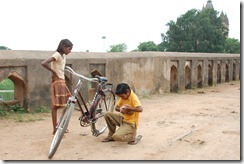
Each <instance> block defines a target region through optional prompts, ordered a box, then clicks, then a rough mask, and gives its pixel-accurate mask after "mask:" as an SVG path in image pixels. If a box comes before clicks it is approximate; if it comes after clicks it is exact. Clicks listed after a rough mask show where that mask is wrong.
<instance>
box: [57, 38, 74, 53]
mask: <svg viewBox="0 0 244 164" xmlns="http://www.w3.org/2000/svg"><path fill="white" fill-rule="evenodd" d="M72 46H73V43H72V42H71V41H70V40H69V39H62V40H61V41H60V42H59V45H58V48H57V50H56V51H58V52H59V53H61V54H63V53H64V51H63V48H64V47H72Z"/></svg>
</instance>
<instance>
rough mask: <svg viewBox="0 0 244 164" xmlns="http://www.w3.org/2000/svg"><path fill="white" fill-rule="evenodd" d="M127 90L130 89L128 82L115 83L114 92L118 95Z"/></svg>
mask: <svg viewBox="0 0 244 164" xmlns="http://www.w3.org/2000/svg"><path fill="white" fill-rule="evenodd" d="M127 90H129V91H130V87H129V85H128V84H126V83H120V84H118V85H117V87H116V90H115V94H116V95H119V94H126V91H127Z"/></svg>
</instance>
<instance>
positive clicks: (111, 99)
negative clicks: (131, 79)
mask: <svg viewBox="0 0 244 164" xmlns="http://www.w3.org/2000/svg"><path fill="white" fill-rule="evenodd" d="M104 94H105V96H102V97H101V98H100V99H99V102H98V104H97V106H96V109H95V111H94V112H95V113H94V115H95V120H94V122H93V123H92V124H91V127H92V134H93V135H94V136H96V137H97V136H98V135H100V134H102V133H103V132H104V131H105V130H106V129H107V123H106V121H105V119H104V118H101V117H103V116H104V114H105V112H107V111H110V112H113V110H114V106H115V94H114V93H113V91H111V90H107V91H104Z"/></svg>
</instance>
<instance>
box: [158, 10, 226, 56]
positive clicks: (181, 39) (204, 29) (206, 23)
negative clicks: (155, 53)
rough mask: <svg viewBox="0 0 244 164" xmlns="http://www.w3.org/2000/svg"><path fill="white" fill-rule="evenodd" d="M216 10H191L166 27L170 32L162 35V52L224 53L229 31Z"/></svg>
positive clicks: (160, 46) (160, 47) (160, 48)
mask: <svg viewBox="0 0 244 164" xmlns="http://www.w3.org/2000/svg"><path fill="white" fill-rule="evenodd" d="M217 15H218V12H217V11H215V10H214V9H205V10H203V11H198V10H196V9H191V10H189V11H187V12H186V13H185V14H184V15H181V16H180V17H179V18H177V21H176V23H175V22H174V21H170V22H169V23H167V24H166V25H167V26H169V30H168V31H167V32H166V34H161V36H162V43H160V44H159V45H158V46H159V50H160V51H177V52H223V51H224V41H225V39H226V38H227V36H228V29H226V28H225V27H224V25H223V24H222V19H221V17H218V16H217Z"/></svg>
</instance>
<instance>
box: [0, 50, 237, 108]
mask: <svg viewBox="0 0 244 164" xmlns="http://www.w3.org/2000/svg"><path fill="white" fill-rule="evenodd" d="M53 53H54V51H15V50H0V81H2V80H3V79H5V78H9V79H11V80H12V81H13V83H14V85H15V91H14V92H15V99H16V100H19V101H20V104H21V105H22V106H24V107H25V108H26V109H30V110H34V109H35V108H37V107H39V106H46V107H49V108H50V106H51V100H50V92H49V88H50V82H51V73H50V72H49V71H48V70H46V69H45V68H44V67H42V66H41V62H42V61H43V60H44V59H46V58H48V57H49V56H50V55H52V54H53ZM67 65H69V66H70V67H72V69H73V70H74V71H76V72H78V73H81V74H83V75H85V76H91V74H90V73H91V72H92V71H93V70H94V69H97V70H98V71H99V72H100V73H102V74H103V75H104V76H106V77H107V78H108V79H109V82H110V83H113V84H114V85H115V86H116V85H117V84H118V83H120V82H127V83H129V84H130V86H131V87H132V88H133V89H134V90H135V91H136V93H137V94H138V95H139V96H142V95H146V94H155V93H162V92H177V91H179V90H185V89H192V88H198V87H206V86H209V85H210V86H214V85H217V84H218V83H223V82H229V81H232V80H239V79H240V54H220V53H181V52H128V53H93V52H72V53H71V54H69V55H68V56H67ZM66 82H67V84H68V87H69V88H70V89H73V88H74V86H75V84H76V82H77V78H76V77H74V76H71V75H70V74H69V73H67V74H66ZM83 84H84V85H83V87H82V93H84V95H85V99H86V100H88V97H89V96H88V90H89V88H91V87H92V86H93V85H92V84H90V83H88V82H86V81H84V82H83Z"/></svg>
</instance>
